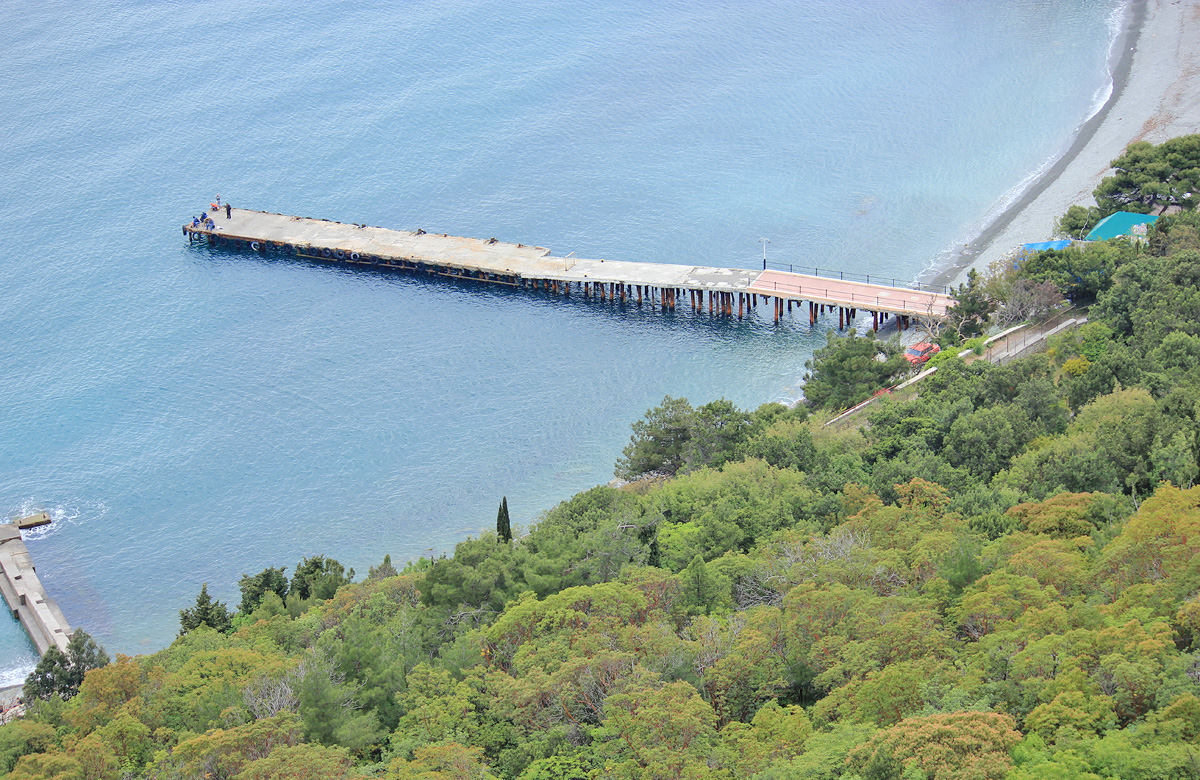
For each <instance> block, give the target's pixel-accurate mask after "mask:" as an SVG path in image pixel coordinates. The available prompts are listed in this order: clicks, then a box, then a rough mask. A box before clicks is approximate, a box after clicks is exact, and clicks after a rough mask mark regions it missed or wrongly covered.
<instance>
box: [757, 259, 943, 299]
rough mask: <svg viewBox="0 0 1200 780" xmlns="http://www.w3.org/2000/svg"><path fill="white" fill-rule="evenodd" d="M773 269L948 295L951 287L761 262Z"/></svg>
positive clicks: (812, 267)
mask: <svg viewBox="0 0 1200 780" xmlns="http://www.w3.org/2000/svg"><path fill="white" fill-rule="evenodd" d="M767 269H774V270H776V271H787V272H788V273H790V274H804V275H806V276H820V277H823V278H825V279H839V280H842V281H849V282H864V283H866V284H878V285H880V286H882V287H902V288H904V289H906V290H920V291H921V292H930V293H937V294H938V295H949V294H950V292H951V289H950V288H949V287H947V286H946V285H944V284H927V283H925V282H911V281H904V280H902V279H896V278H895V277H891V276H880V275H878V274H876V275H874V276H872V275H871V274H856V273H854V272H852V271H835V270H833V269H831V268H817V267H816V266H812V265H796V264H794V263H780V262H776V261H774V260H768V261H766V262H765V263H763V270H764V271H765V270H767Z"/></svg>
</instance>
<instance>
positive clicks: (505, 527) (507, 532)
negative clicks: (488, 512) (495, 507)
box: [496, 496, 512, 544]
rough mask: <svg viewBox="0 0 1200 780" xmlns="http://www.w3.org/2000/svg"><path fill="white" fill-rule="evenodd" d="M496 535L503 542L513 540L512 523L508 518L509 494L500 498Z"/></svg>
mask: <svg viewBox="0 0 1200 780" xmlns="http://www.w3.org/2000/svg"><path fill="white" fill-rule="evenodd" d="M496 537H497V538H498V539H499V540H500V541H501V542H502V543H503V544H508V543H509V542H511V541H512V523H511V521H510V520H509V518H508V496H504V497H502V498H501V499H500V509H499V511H498V512H496Z"/></svg>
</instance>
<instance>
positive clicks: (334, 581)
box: [288, 555, 354, 601]
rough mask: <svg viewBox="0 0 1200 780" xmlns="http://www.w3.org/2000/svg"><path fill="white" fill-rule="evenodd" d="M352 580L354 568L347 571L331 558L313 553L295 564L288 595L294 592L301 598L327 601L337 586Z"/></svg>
mask: <svg viewBox="0 0 1200 780" xmlns="http://www.w3.org/2000/svg"><path fill="white" fill-rule="evenodd" d="M353 580H354V569H350V571H348V572H347V571H346V569H345V567H344V566H342V564H340V563H338V562H337V561H335V560H334V559H333V558H326V557H325V556H324V555H314V556H313V557H311V558H305V559H304V560H302V561H300V563H298V564H296V573H295V574H293V575H292V584H291V588H290V589H289V591H288V595H291V594H295V595H297V596H298V597H300V598H301V599H309V598H314V599H317V600H318V601H327V600H328V599H331V598H333V596H334V594H335V593H337V591H338V588H340V587H341V586H343V585H348V584H350V582H352V581H353Z"/></svg>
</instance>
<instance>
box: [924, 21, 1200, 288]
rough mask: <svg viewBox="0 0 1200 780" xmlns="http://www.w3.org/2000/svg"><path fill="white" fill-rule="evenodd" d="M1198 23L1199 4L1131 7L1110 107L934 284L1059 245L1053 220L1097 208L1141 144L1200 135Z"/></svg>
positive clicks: (937, 274)
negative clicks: (1099, 195)
mask: <svg viewBox="0 0 1200 780" xmlns="http://www.w3.org/2000/svg"><path fill="white" fill-rule="evenodd" d="M1196 24H1200V5H1197V4H1196V3H1193V2H1175V3H1172V2H1167V0H1132V1H1131V3H1130V7H1129V9H1128V10H1127V11H1126V12H1125V14H1124V19H1123V20H1122V23H1121V31H1120V32H1119V33H1118V34H1117V37H1116V39H1115V41H1114V43H1113V45H1114V46H1119V47H1120V50H1121V51H1120V54H1119V56H1118V57H1117V58H1116V61H1115V63H1114V64H1113V69H1112V91H1111V93H1110V94H1109V97H1108V99H1107V100H1106V101H1105V102H1104V105H1102V106H1101V107H1100V108H1099V110H1097V111H1096V113H1095V114H1094V115H1092V117H1091V118H1089V119H1088V120H1087V121H1086V122H1084V123H1083V125H1081V127H1080V129H1079V132H1078V133H1077V135H1076V136H1075V138H1074V140H1073V141H1072V142H1071V145H1070V146H1069V147H1068V148H1067V151H1066V152H1064V153H1063V155H1062V156H1061V157H1059V158H1058V159H1057V160H1056V161H1055V162H1054V163H1053V164H1052V165H1051V166H1050V167H1049V168H1048V169H1047V170H1046V171H1045V172H1043V173H1042V174H1041V175H1040V176H1039V177H1038V178H1037V179H1035V180H1034V181H1033V182H1032V183H1031V184H1030V185H1029V186H1028V187H1027V188H1026V190H1025V191H1024V192H1023V193H1022V194H1021V195H1020V197H1018V198H1017V200H1016V201H1014V202H1013V204H1012V205H1011V206H1009V207H1008V208H1007V209H1005V210H1004V211H1003V212H1002V213H1001V214H999V215H998V216H997V217H996V218H995V219H993V220H992V221H991V222H989V223H988V224H987V225H985V226H984V228H983V229H982V230H981V231H980V232H979V233H978V235H977V236H976V237H975V239H974V240H972V241H971V242H970V243H969V244H968V245H967V247H966V248H965V249H963V250H961V251H960V252H958V253H956V254H952V255H951V260H952V262H950V264H949V265H946V266H944V267H942V268H940V269H939V270H937V271H936V272H934V274H933V275H932V276H931V277H930V278H929V279H928V281H930V282H932V283H934V284H945V285H950V284H959V283H961V282H962V281H963V280H964V279H965V277H966V275H967V274H968V273H969V272H970V270H971V269H977V270H979V271H980V272H981V273H982V272H985V271H986V270H987V268H988V266H989V265H990V264H991V263H992V262H994V261H995V260H998V259H1000V258H1002V257H1003V256H1004V255H1006V254H1008V253H1009V252H1011V251H1013V250H1015V249H1016V248H1017V247H1018V246H1020V245H1021V244H1024V243H1029V242H1035V241H1046V240H1049V239H1050V238H1052V234H1053V230H1054V220H1055V219H1056V218H1057V217H1059V216H1061V215H1062V214H1063V213H1064V212H1066V210H1067V208H1069V207H1070V206H1072V205H1074V204H1080V205H1094V200H1093V199H1092V191H1093V190H1094V189H1095V188H1096V187H1097V186H1098V185H1099V183H1100V180H1101V179H1103V178H1104V177H1105V176H1106V175H1108V174H1109V173H1110V171H1111V163H1112V160H1114V159H1116V158H1117V157H1119V156H1120V155H1121V154H1122V153H1123V152H1124V151H1125V148H1126V147H1127V146H1128V145H1129V144H1131V143H1133V142H1134V141H1140V140H1146V141H1150V142H1151V143H1162V142H1163V141H1165V140H1167V139H1168V138H1173V137H1175V136H1178V135H1188V134H1190V133H1196V132H1200V41H1197V40H1193V39H1189V36H1188V35H1187V34H1186V30H1187V29H1189V27H1190V26H1191V25H1196ZM1192 29H1194V28H1192ZM1193 37H1194V36H1193ZM922 281H926V280H924V279H923V280H922Z"/></svg>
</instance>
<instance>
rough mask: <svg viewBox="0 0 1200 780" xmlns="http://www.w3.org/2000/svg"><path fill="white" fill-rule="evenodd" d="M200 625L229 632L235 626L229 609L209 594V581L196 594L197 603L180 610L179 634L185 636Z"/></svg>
mask: <svg viewBox="0 0 1200 780" xmlns="http://www.w3.org/2000/svg"><path fill="white" fill-rule="evenodd" d="M199 626H208V627H209V628H214V629H216V630H217V631H220V632H221V633H227V632H228V631H229V630H230V628H232V627H233V622H232V617H231V616H230V614H229V609H228V608H227V607H226V606H225V605H224V604H222V603H221V602H219V601H214V600H213V598H212V596H210V595H208V583H207V582H206V583H204V584H203V585H201V586H200V595H198V596H196V605H195V606H194V607H192V608H191V609H181V610H179V636H183V635H184V634H186V633H187V632H189V631H191V630H193V629H195V628H198V627H199Z"/></svg>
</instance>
